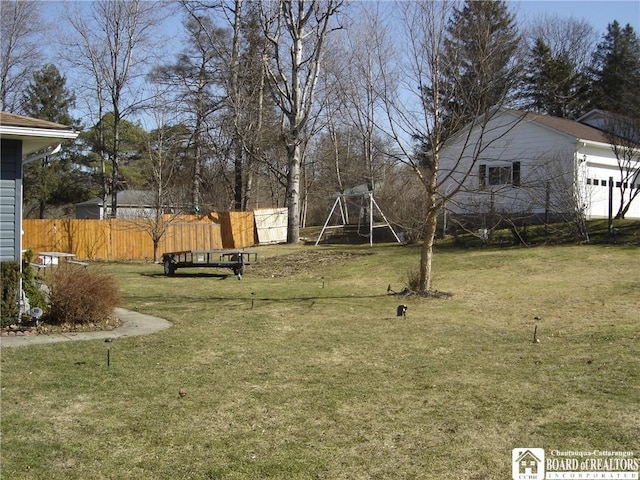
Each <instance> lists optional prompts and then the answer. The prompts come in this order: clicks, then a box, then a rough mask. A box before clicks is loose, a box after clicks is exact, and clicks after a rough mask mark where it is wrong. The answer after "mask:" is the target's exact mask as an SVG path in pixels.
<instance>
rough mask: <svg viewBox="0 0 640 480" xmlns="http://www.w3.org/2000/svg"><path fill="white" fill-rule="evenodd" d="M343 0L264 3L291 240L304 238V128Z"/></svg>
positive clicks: (299, 0) (268, 60)
mask: <svg viewBox="0 0 640 480" xmlns="http://www.w3.org/2000/svg"><path fill="white" fill-rule="evenodd" d="M341 6H342V0H325V1H317V0H280V1H278V2H264V3H263V4H262V17H263V19H262V24H263V28H264V33H265V36H266V38H267V40H268V42H269V44H270V52H269V58H268V59H267V61H266V70H267V75H268V78H269V80H270V86H271V89H272V94H273V98H274V100H275V103H276V105H277V106H278V108H279V109H280V110H281V111H282V114H283V116H284V119H285V122H284V125H283V142H284V144H285V148H286V152H287V194H286V199H287V208H288V227H287V242H288V243H297V242H298V240H299V238H300V166H301V164H302V162H303V161H304V156H305V151H304V144H305V130H306V128H307V126H308V123H309V120H310V115H311V113H312V107H313V103H314V93H315V89H316V85H317V83H318V77H319V73H320V68H321V60H322V52H323V48H324V43H325V39H326V36H327V34H328V33H329V32H330V31H331V28H332V25H331V20H332V18H334V17H335V16H336V15H337V13H338V11H339V9H340V7H341Z"/></svg>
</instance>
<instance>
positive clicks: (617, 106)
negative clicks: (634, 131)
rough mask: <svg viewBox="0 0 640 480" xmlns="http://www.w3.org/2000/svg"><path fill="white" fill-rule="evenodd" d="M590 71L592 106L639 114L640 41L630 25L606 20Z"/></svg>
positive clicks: (632, 114) (611, 110)
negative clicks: (605, 30) (607, 24)
mask: <svg viewBox="0 0 640 480" xmlns="http://www.w3.org/2000/svg"><path fill="white" fill-rule="evenodd" d="M591 72H592V84H591V87H592V92H593V98H592V105H593V107H594V108H599V109H602V110H607V111H610V112H615V113H623V114H625V115H631V116H634V117H640V95H638V85H639V84H640V42H639V41H638V37H637V36H636V34H635V32H634V30H633V27H632V26H631V25H629V24H627V25H626V26H625V27H624V28H621V27H620V24H619V23H618V22H617V21H614V22H613V23H611V24H609V26H608V27H607V34H606V35H605V36H604V38H603V40H602V42H601V43H600V44H598V47H597V49H596V52H595V53H594V56H593V67H592V70H591Z"/></svg>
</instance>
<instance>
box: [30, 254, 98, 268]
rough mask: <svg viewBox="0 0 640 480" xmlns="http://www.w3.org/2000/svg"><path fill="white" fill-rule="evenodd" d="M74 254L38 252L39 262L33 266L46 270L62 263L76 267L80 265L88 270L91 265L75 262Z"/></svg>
mask: <svg viewBox="0 0 640 480" xmlns="http://www.w3.org/2000/svg"><path fill="white" fill-rule="evenodd" d="M74 258H75V254H74V253H67V252H38V257H37V260H38V261H37V262H36V263H32V264H31V265H32V266H34V267H36V268H37V269H41V268H46V267H47V266H49V265H58V264H59V263H60V262H61V261H64V262H66V263H71V264H74V265H79V266H81V267H84V268H87V267H88V266H89V264H88V263H87V262H80V261H78V260H74Z"/></svg>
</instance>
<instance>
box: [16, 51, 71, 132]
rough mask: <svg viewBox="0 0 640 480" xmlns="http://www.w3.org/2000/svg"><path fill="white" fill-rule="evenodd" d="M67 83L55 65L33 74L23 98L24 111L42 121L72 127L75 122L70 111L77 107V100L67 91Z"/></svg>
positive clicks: (47, 66) (46, 66)
mask: <svg viewBox="0 0 640 480" xmlns="http://www.w3.org/2000/svg"><path fill="white" fill-rule="evenodd" d="M66 82H67V79H66V78H65V77H64V76H62V75H61V74H60V72H59V71H58V69H57V67H56V66H55V65H53V64H51V63H50V64H48V65H45V66H44V67H42V69H41V70H39V71H37V72H35V73H34V74H33V80H32V81H31V82H30V83H29V86H28V87H27V89H26V91H25V93H24V95H23V96H22V102H21V106H22V111H23V112H24V113H25V114H26V115H30V116H32V117H36V118H39V119H41V120H49V121H51V122H56V123H60V124H62V125H68V126H72V125H73V124H74V123H75V122H74V120H73V119H72V118H71V115H70V113H69V110H70V109H71V108H73V107H74V106H75V100H76V98H75V95H73V94H72V93H71V92H69V90H67V88H66Z"/></svg>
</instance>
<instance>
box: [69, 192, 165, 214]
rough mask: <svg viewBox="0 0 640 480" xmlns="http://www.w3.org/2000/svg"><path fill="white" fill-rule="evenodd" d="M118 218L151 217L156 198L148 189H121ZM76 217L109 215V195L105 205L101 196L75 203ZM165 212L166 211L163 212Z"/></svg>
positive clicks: (154, 209)
mask: <svg viewBox="0 0 640 480" xmlns="http://www.w3.org/2000/svg"><path fill="white" fill-rule="evenodd" d="M117 200H118V211H117V216H118V218H122V219H127V220H139V219H147V218H153V217H154V215H155V213H156V210H157V209H156V207H155V205H156V200H155V195H154V193H153V192H151V191H148V190H122V191H120V192H118V198H117ZM75 210H76V218H90V219H97V220H103V219H105V218H110V217H111V196H108V197H107V201H106V206H105V205H104V204H103V202H102V199H101V198H94V199H93V200H88V201H86V202H82V203H76V205H75ZM165 213H166V212H165Z"/></svg>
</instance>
